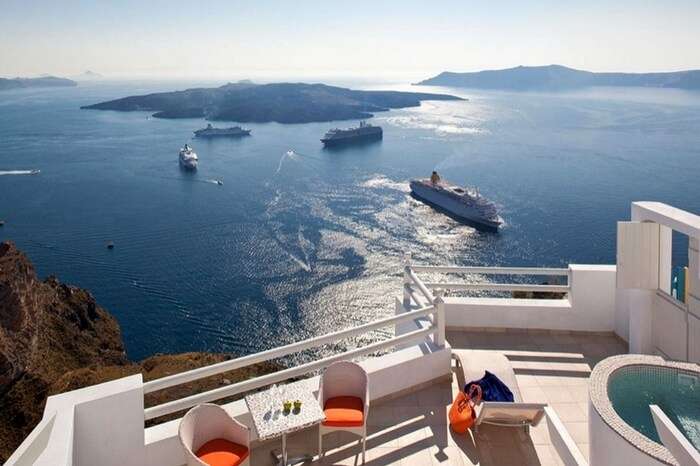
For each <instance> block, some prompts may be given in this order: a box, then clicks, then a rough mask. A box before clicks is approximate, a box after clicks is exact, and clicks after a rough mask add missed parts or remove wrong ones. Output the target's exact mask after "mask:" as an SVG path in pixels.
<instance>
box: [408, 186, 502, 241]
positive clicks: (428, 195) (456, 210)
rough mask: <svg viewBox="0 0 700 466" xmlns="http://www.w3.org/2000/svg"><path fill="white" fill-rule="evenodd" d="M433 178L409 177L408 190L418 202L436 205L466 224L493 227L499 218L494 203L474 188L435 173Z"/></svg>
mask: <svg viewBox="0 0 700 466" xmlns="http://www.w3.org/2000/svg"><path fill="white" fill-rule="evenodd" d="M433 177H435V178H434V179H430V178H426V179H417V180H411V182H410V186H411V193H412V194H413V196H414V197H415V198H417V199H418V200H419V201H421V202H423V203H425V204H428V205H430V206H432V207H435V208H437V209H438V210H441V211H443V212H445V213H446V214H448V215H449V216H451V217H453V218H455V219H456V220H461V221H466V222H467V223H472V224H477V225H480V226H484V227H487V228H489V229H494V230H497V229H498V227H500V226H501V224H502V223H503V220H502V219H501V217H499V215H498V209H497V207H496V204H494V203H493V202H492V201H490V200H488V199H486V198H485V197H484V196H482V195H481V194H480V193H479V190H478V189H477V188H463V187H460V186H455V185H452V184H450V183H449V182H447V181H444V180H441V179H440V178H439V176H437V173H433Z"/></svg>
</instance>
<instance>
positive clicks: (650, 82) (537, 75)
mask: <svg viewBox="0 0 700 466" xmlns="http://www.w3.org/2000/svg"><path fill="white" fill-rule="evenodd" d="M415 85H418V86H448V87H469V88H474V89H504V90H544V91H547V90H564V89H575V88H582V87H592V86H630V87H656V88H677V89H688V90H696V89H700V70H690V71H674V72H668V73H594V72H591V71H581V70H575V69H573V68H567V67H566V66H561V65H549V66H518V67H515V68H508V69H504V70H486V71H477V72H473V73H453V72H449V71H446V72H443V73H440V74H439V75H437V76H434V77H432V78H430V79H426V80H424V81H421V82H419V83H416V84H415Z"/></svg>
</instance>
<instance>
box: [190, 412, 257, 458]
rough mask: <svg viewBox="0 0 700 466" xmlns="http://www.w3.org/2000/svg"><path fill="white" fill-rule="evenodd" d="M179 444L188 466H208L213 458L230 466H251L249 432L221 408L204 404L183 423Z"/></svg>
mask: <svg viewBox="0 0 700 466" xmlns="http://www.w3.org/2000/svg"><path fill="white" fill-rule="evenodd" d="M178 434H179V436H180V443H182V446H183V448H184V450H185V457H186V459H187V465H188V466H209V463H208V462H207V461H206V460H207V459H211V458H212V456H211V455H218V456H219V459H221V457H222V455H223V456H224V457H225V460H226V463H227V464H230V465H231V466H249V465H250V431H249V429H248V428H247V427H246V426H244V425H243V424H241V423H240V422H238V421H236V420H235V419H233V418H232V417H231V416H229V415H228V413H227V412H226V411H225V410H224V408H222V407H221V406H219V405H215V404H201V405H198V406H195V407H194V408H192V409H190V410H189V411H188V412H187V414H185V416H184V417H183V418H182V421H180V428H179V430H178Z"/></svg>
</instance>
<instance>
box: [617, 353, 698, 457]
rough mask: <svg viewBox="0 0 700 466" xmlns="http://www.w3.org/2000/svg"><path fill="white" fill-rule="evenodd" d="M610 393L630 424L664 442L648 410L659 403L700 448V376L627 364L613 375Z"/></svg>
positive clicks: (668, 368) (670, 369)
mask: <svg viewBox="0 0 700 466" xmlns="http://www.w3.org/2000/svg"><path fill="white" fill-rule="evenodd" d="M608 397H609V398H610V401H611V402H612V406H613V408H614V409H615V412H616V413H617V414H618V415H619V416H620V417H621V418H622V419H623V420H624V421H625V422H626V423H627V424H629V425H630V426H632V427H633V428H634V429H635V430H637V431H638V432H641V433H642V434H644V435H645V436H646V437H648V438H649V439H651V440H653V441H654V442H657V443H661V441H660V439H659V435H658V433H657V432H656V427H654V421H653V419H652V417H651V411H650V410H649V405H654V404H655V405H658V406H659V407H660V408H661V409H662V410H663V411H664V413H665V414H666V415H667V416H668V417H669V419H671V421H672V422H673V423H674V424H675V425H676V427H678V429H679V430H680V431H681V432H683V434H684V435H685V436H686V437H687V438H688V440H690V442H691V443H692V444H693V446H695V448H697V449H700V376H698V375H690V374H688V373H685V372H680V371H678V370H676V369H674V368H670V367H658V366H627V367H623V368H621V369H619V370H617V371H615V373H614V374H612V376H611V377H610V379H609V382H608Z"/></svg>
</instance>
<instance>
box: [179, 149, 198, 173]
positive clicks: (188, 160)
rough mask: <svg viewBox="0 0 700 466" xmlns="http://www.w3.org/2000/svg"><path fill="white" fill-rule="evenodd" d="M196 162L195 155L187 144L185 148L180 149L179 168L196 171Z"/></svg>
mask: <svg viewBox="0 0 700 466" xmlns="http://www.w3.org/2000/svg"><path fill="white" fill-rule="evenodd" d="M198 161H199V159H198V158H197V153H196V152H195V151H194V149H192V148H191V147H190V146H189V145H188V144H185V147H183V148H182V149H180V166H181V167H182V168H185V169H187V170H196V169H197V162H198Z"/></svg>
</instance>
